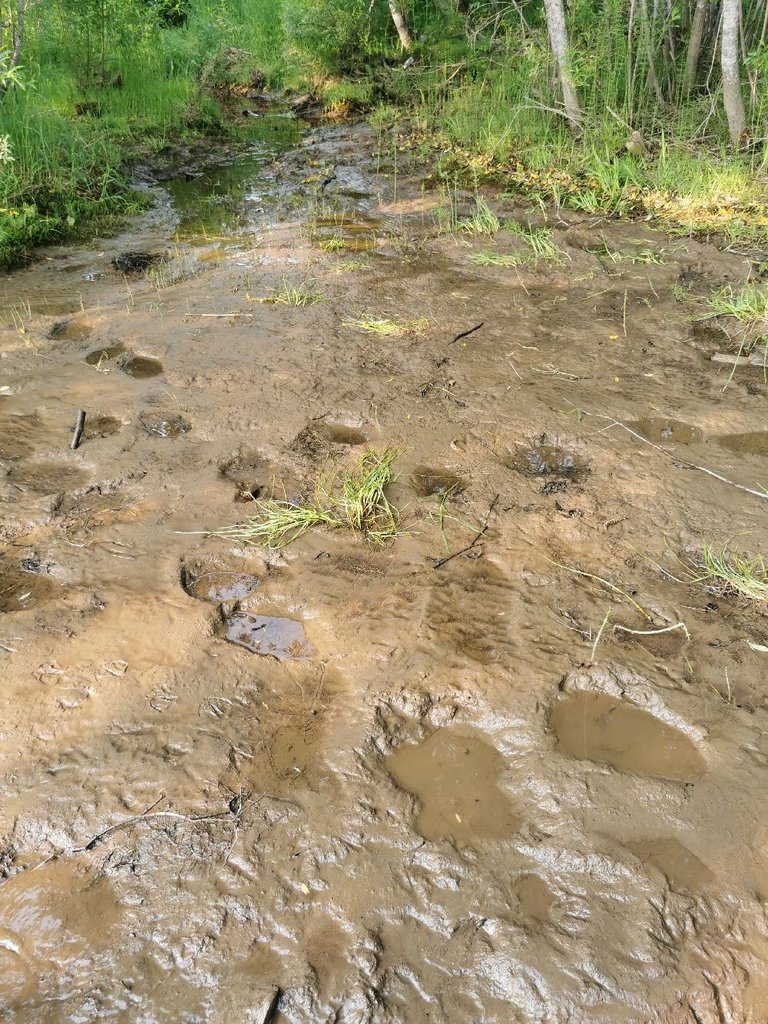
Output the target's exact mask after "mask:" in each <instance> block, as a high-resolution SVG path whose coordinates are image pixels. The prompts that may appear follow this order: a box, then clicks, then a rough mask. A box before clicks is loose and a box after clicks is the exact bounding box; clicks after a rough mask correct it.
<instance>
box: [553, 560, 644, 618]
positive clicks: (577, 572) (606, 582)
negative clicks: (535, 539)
mask: <svg viewBox="0 0 768 1024" xmlns="http://www.w3.org/2000/svg"><path fill="white" fill-rule="evenodd" d="M544 557H545V558H547V556H546V555H545V556H544ZM547 561H548V562H550V563H551V564H552V565H556V566H557V567H558V569H565V570H567V572H572V573H573V574H574V576H583V577H584V578H585V579H588V580H595V581H596V582H597V583H602V584H603V586H604V587H607V588H608V589H609V590H612V591H613V592H614V594H619V595H620V596H621V597H623V598H624V600H625V601H629V603H630V604H631V605H632V607H633V608H636V609H637V611H639V612H640V614H641V615H642V616H643V618H644V619H645V620H646V622H653V616H652V615H651V613H650V612H648V611H646V609H645V608H643V606H642V605H641V604H638V603H637V601H636V600H635V599H634V598H633V597H632V596H631V595H630V594H628V593H627V592H626V590H622V589H621V587H617V586H616V584H615V583H611V581H610V580H606V579H603V577H602V576H596V575H595V574H594V573H592V572H585V571H584V570H583V569H575V568H574V567H573V566H572V565H565V564H564V563H563V562H556V561H555V560H554V558H547Z"/></svg>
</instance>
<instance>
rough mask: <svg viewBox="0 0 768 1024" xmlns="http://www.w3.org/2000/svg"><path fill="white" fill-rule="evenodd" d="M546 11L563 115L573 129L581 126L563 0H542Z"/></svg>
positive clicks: (577, 129)
mask: <svg viewBox="0 0 768 1024" xmlns="http://www.w3.org/2000/svg"><path fill="white" fill-rule="evenodd" d="M544 7H545V9H546V12H547V30H548V32H549V43H550V46H551V47H552V53H553V54H554V57H555V62H556V64H557V76H558V78H559V79H560V88H561V89H562V92H563V104H564V106H565V115H566V117H567V118H568V120H569V121H570V124H571V127H572V128H573V129H574V131H579V129H580V128H581V104H580V103H579V94H578V91H577V89H576V83H575V82H574V80H573V75H572V74H571V69H570V68H569V67H568V30H567V29H566V27H565V12H564V10H563V0H544Z"/></svg>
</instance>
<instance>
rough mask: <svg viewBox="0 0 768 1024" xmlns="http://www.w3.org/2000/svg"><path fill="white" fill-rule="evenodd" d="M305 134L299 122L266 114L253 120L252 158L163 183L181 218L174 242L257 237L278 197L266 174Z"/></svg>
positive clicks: (207, 241) (238, 160)
mask: <svg viewBox="0 0 768 1024" xmlns="http://www.w3.org/2000/svg"><path fill="white" fill-rule="evenodd" d="M302 131H303V123H302V122H301V121H299V120H296V119H293V118H288V117H280V116H278V115H269V114H266V115H265V116H264V117H260V118H258V119H254V127H253V128H252V129H251V132H250V136H251V139H252V143H251V148H250V149H249V151H248V152H247V153H245V154H243V155H241V156H238V157H235V158H234V159H233V160H231V161H230V162H228V163H226V164H223V165H220V166H218V167H212V168H210V169H208V170H206V171H204V172H203V173H202V174H200V175H198V176H196V177H193V178H190V177H188V176H182V177H179V178H174V179H172V180H171V181H166V182H163V187H164V188H166V189H167V190H168V191H169V193H170V195H171V199H172V203H173V207H174V209H175V211H176V213H177V214H178V218H179V219H178V224H177V226H176V231H175V234H174V236H173V237H174V240H175V241H186V242H191V243H193V244H210V242H211V241H216V240H217V239H221V238H225V239H226V240H228V241H229V240H234V239H235V238H237V236H239V235H242V234H244V233H247V232H248V231H252V230H253V229H254V227H256V226H257V223H258V221H259V219H261V220H263V219H264V218H263V217H261V218H259V217H258V215H259V214H261V213H263V204H264V202H265V201H267V200H268V199H269V198H270V196H271V194H272V193H273V192H274V191H275V183H274V181H272V180H271V179H270V178H269V177H268V175H266V174H265V172H264V168H265V166H266V165H267V164H268V163H269V162H270V161H271V160H272V159H274V157H275V156H277V154H278V153H282V152H284V151H286V150H287V149H290V148H291V147H292V146H294V145H295V144H296V143H297V142H298V141H299V139H300V137H301V134H302Z"/></svg>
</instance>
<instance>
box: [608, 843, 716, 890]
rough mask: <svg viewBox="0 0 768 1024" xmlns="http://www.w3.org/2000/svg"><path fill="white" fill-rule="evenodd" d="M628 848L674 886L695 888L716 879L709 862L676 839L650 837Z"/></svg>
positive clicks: (631, 844)
mask: <svg viewBox="0 0 768 1024" xmlns="http://www.w3.org/2000/svg"><path fill="white" fill-rule="evenodd" d="M627 849H629V850H631V851H632V853H634V855H635V856H636V857H637V858H638V859H639V860H640V861H641V862H642V863H643V864H644V865H645V864H650V865H652V866H653V867H655V868H658V870H659V871H661V873H662V874H663V875H665V877H666V878H667V881H668V882H669V884H670V885H671V886H672V887H673V888H675V889H690V890H692V891H696V890H697V889H700V888H701V887H702V886H703V885H706V884H707V883H708V882H712V881H714V878H715V875H714V874H713V872H712V871H710V870H709V868H708V867H707V865H706V864H705V863H704V862H703V861H701V860H699V858H698V857H697V856H696V855H695V854H694V853H691V851H690V850H689V849H688V848H687V847H686V846H683V844H682V843H679V842H678V841H677V840H676V839H648V840H645V841H643V842H638V843H627Z"/></svg>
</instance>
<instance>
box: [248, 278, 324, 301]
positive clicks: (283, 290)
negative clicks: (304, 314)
mask: <svg viewBox="0 0 768 1024" xmlns="http://www.w3.org/2000/svg"><path fill="white" fill-rule="evenodd" d="M250 298H251V301H252V302H261V303H264V304H269V305H272V306H311V305H312V304H313V303H315V302H324V301H325V296H324V295H323V294H322V293H321V292H316V291H313V290H312V288H311V287H310V286H309V285H308V284H288V282H287V281H283V284H282V286H281V287H280V288H273V289H272V294H271V295H264V296H260V297H258V298H256V297H253V296H251V297H250Z"/></svg>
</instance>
